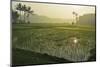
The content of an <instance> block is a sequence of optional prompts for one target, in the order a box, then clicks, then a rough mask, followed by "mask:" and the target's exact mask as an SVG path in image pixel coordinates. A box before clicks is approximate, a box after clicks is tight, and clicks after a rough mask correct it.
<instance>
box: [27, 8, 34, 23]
mask: <svg viewBox="0 0 100 67" xmlns="http://www.w3.org/2000/svg"><path fill="white" fill-rule="evenodd" d="M30 14H33V11H32V10H31V7H30V6H29V7H27V19H28V23H30V21H29V16H30Z"/></svg>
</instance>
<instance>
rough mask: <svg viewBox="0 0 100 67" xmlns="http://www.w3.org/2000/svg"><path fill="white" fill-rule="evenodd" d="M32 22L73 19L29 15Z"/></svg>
mask: <svg viewBox="0 0 100 67" xmlns="http://www.w3.org/2000/svg"><path fill="white" fill-rule="evenodd" d="M29 18H30V19H29V20H30V22H31V23H70V22H72V19H61V18H49V17H46V16H40V15H37V14H34V15H31V16H30V17H29Z"/></svg>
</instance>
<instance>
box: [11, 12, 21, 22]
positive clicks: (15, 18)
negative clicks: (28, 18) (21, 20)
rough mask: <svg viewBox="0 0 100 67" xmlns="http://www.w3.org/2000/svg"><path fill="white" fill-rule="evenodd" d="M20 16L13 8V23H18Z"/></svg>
mask: <svg viewBox="0 0 100 67" xmlns="http://www.w3.org/2000/svg"><path fill="white" fill-rule="evenodd" d="M18 17H19V14H18V12H17V11H13V10H12V22H13V23H17V21H18Z"/></svg>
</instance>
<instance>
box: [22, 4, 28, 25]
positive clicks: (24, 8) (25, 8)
mask: <svg viewBox="0 0 100 67" xmlns="http://www.w3.org/2000/svg"><path fill="white" fill-rule="evenodd" d="M22 11H24V14H23V15H24V20H23V21H24V23H25V22H26V21H25V17H26V11H27V7H26V5H23V7H22Z"/></svg>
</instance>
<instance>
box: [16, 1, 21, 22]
mask: <svg viewBox="0 0 100 67" xmlns="http://www.w3.org/2000/svg"><path fill="white" fill-rule="evenodd" d="M16 9H17V10H18V11H19V12H20V19H19V21H21V11H22V4H21V3H19V4H17V7H16ZM19 23H20V22H19Z"/></svg>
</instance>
